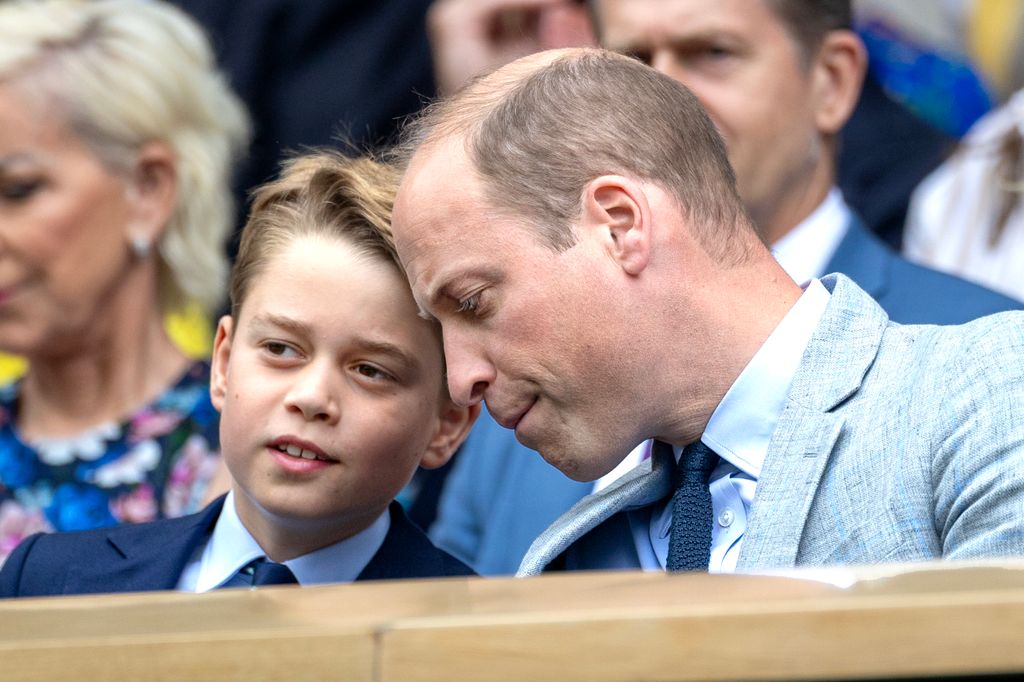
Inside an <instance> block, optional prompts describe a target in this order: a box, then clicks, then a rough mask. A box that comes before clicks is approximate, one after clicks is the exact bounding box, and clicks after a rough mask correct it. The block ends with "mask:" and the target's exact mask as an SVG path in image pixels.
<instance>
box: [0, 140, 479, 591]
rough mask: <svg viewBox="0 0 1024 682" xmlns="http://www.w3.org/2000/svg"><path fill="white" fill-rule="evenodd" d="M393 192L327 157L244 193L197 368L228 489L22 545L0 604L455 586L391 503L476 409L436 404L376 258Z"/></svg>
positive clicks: (417, 339)
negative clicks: (208, 500)
mask: <svg viewBox="0 0 1024 682" xmlns="http://www.w3.org/2000/svg"><path fill="white" fill-rule="evenodd" d="M394 191H395V177H394V175H393V172H392V170H391V169H390V168H388V167H386V166H383V165H380V164H377V163H376V162H374V161H371V160H369V159H356V160H351V159H346V158H344V157H342V156H340V155H336V154H332V153H327V152H321V153H317V154H312V155H308V156H304V157H300V158H297V159H295V160H293V161H292V162H290V163H289V164H287V165H286V166H285V169H284V171H283V172H282V176H281V178H280V179H279V180H277V181H275V182H273V183H270V184H269V185H266V186H264V187H263V188H261V189H260V190H258V192H257V193H256V195H255V197H254V201H253V209H252V213H251V215H250V217H249V222H248V224H247V225H246V228H245V232H244V234H243V238H242V243H241V246H240V249H239V255H238V259H237V261H236V263H235V267H234V270H233V272H232V282H231V305H232V308H231V314H230V315H228V316H225V317H224V318H222V319H221V321H220V324H219V326H218V329H217V335H216V339H215V342H214V353H213V359H212V372H211V386H210V392H211V398H212V401H213V404H214V406H215V407H216V408H217V409H218V411H219V412H220V413H221V447H222V453H223V457H224V460H225V463H226V465H227V467H228V470H229V471H230V472H231V475H232V479H233V482H232V487H231V491H230V492H229V493H228V494H227V496H226V498H224V497H222V498H220V499H219V500H217V501H216V502H214V503H213V504H212V505H210V506H209V507H207V508H206V509H205V510H203V511H202V512H200V513H198V514H195V515H192V516H188V517H183V518H180V519H174V520H167V521H158V522H154V523H149V524H141V525H136V526H120V527H116V528H108V529H101V530H95V531H86V532H82V533H58V534H54V535H35V536H32V537H30V538H27V539H26V540H25V541H24V542H23V543H22V544H21V545H20V546H19V547H18V548H17V549H16V550H15V551H14V553H13V554H12V555H11V557H10V559H9V560H8V562H7V563H6V564H5V565H4V567H3V570H2V572H0V596H5V597H10V596H42V595H56V594H83V593H96V592H125V591H144V590H166V589H178V590H183V591H193V592H204V591H207V590H211V589H215V588H218V587H235V586H247V585H251V586H256V585H261V584H275V583H294V582H298V583H299V584H304V585H307V584H318V583H334V582H347V581H351V580H368V579H388V578H418V577H428V576H445V575H468V574H472V571H471V570H470V569H469V568H468V567H467V566H465V565H464V564H462V563H461V562H459V561H458V560H456V559H454V558H453V557H451V556H449V555H448V554H446V553H444V552H442V551H440V550H438V549H436V548H434V547H433V545H431V544H430V542H429V540H427V538H426V536H425V535H424V534H423V533H422V532H420V531H419V529H417V528H416V527H415V526H413V525H412V524H411V522H409V521H408V519H406V517H405V515H404V513H403V512H402V510H401V507H399V506H398V504H397V503H395V502H393V499H394V496H395V494H396V493H397V492H398V491H399V490H400V489H401V488H402V487H403V486H404V485H405V484H406V483H407V482H408V481H409V479H410V478H411V477H412V474H413V472H414V471H415V468H416V467H417V466H418V465H422V466H425V467H437V466H441V465H443V464H444V463H445V462H446V461H447V460H448V459H449V458H450V457H451V455H452V453H453V452H454V451H455V449H456V448H457V447H458V445H459V444H460V443H461V442H462V440H463V438H464V437H465V435H466V433H467V431H468V430H469V427H470V426H471V425H472V422H473V420H474V419H475V417H476V414H477V412H478V409H479V408H478V407H473V408H460V407H457V406H456V405H455V404H454V403H452V402H451V400H450V398H449V397H448V394H447V389H446V385H445V380H444V357H443V353H442V348H441V340H440V333H439V329H438V328H437V326H436V324H435V323H433V322H429V321H427V320H424V319H422V318H420V317H419V316H418V315H417V307H416V304H415V302H414V301H413V298H412V295H411V293H410V291H409V288H408V284H407V283H406V280H405V278H404V276H403V274H402V272H401V270H400V268H399V266H398V264H397V258H396V257H395V255H394V251H393V248H392V246H391V242H390V232H389V225H390V212H391V205H392V201H393V197H394Z"/></svg>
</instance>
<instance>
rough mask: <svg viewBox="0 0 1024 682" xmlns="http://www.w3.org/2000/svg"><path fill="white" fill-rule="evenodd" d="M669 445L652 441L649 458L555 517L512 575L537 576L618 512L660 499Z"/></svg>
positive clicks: (667, 482)
mask: <svg viewBox="0 0 1024 682" xmlns="http://www.w3.org/2000/svg"><path fill="white" fill-rule="evenodd" d="M674 468H675V458H674V457H673V455H672V447H671V446H669V445H667V444H665V443H660V442H659V443H656V444H655V448H654V452H653V454H652V456H651V458H650V459H649V460H647V461H646V462H642V463H641V464H640V465H638V466H637V467H636V468H635V469H633V470H632V471H630V472H629V473H627V474H625V475H623V477H622V478H621V479H620V480H619V481H618V482H616V483H615V484H613V485H612V486H609V487H608V488H606V489H605V490H603V491H601V492H600V493H596V494H594V495H588V496H587V497H584V498H583V499H582V500H580V501H579V502H577V503H576V504H575V505H573V507H572V508H571V509H569V511H567V512H565V513H564V514H562V515H561V516H560V517H558V519H557V520H555V522H554V523H553V524H551V527H549V528H548V529H547V530H546V531H544V532H543V533H541V535H540V536H539V537H538V538H537V539H536V540H534V542H533V544H532V545H530V549H529V550H528V551H527V552H526V556H525V557H524V558H523V562H522V563H521V564H520V566H519V571H518V572H517V573H516V575H519V576H526V575H537V574H539V573H541V572H542V571H543V570H544V567H545V566H547V565H548V564H549V563H551V562H552V561H553V560H554V559H555V558H557V557H558V556H559V555H560V554H561V553H562V552H564V551H565V550H566V548H567V547H569V545H571V544H572V543H574V542H576V541H577V540H579V539H580V538H581V537H583V536H584V535H585V534H587V533H588V532H589V531H591V530H593V529H594V528H596V527H597V526H598V525H600V524H601V523H603V522H604V521H605V520H606V519H609V518H611V517H612V516H614V515H615V514H617V513H619V512H620V511H625V510H627V509H631V508H636V507H643V506H646V505H648V504H653V503H654V502H656V501H657V500H660V499H663V498H664V497H665V496H666V495H668V494H669V492H670V491H671V488H672V470H673V469H674Z"/></svg>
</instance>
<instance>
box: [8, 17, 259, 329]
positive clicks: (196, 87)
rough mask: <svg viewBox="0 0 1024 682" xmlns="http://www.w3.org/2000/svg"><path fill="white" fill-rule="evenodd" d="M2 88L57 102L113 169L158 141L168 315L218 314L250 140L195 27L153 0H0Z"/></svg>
mask: <svg viewBox="0 0 1024 682" xmlns="http://www.w3.org/2000/svg"><path fill="white" fill-rule="evenodd" d="M0 83H7V84H11V85H13V86H15V87H17V88H18V90H19V92H24V93H26V94H27V95H28V96H29V97H32V98H35V99H36V100H37V101H39V102H40V103H41V104H42V105H43V106H50V105H53V106H55V107H57V111H58V113H59V114H61V115H62V116H63V117H64V118H65V120H66V121H67V123H68V125H69V127H70V129H71V131H72V132H73V133H74V134H75V135H77V136H78V137H79V138H80V139H81V140H82V141H83V142H84V143H85V144H86V145H88V146H89V147H90V149H92V150H93V151H94V153H95V154H96V155H97V157H98V158H99V159H100V160H101V161H102V162H103V163H104V164H105V165H106V166H107V167H108V168H110V169H111V170H113V171H122V172H123V171H125V170H127V169H129V168H131V166H132V164H133V162H134V160H135V158H136V154H137V153H138V151H139V149H140V148H141V147H142V146H143V145H144V144H146V143H148V142H152V141H157V140H160V141H164V142H166V143H167V144H169V145H170V147H171V148H172V149H173V151H174V154H175V159H176V161H175V169H176V174H177V183H178V195H177V205H176V206H175V208H174V212H173V214H172V216H171V219H170V221H169V223H168V225H167V228H166V230H165V231H164V234H163V237H162V238H161V240H160V243H159V245H158V248H157V253H158V257H159V260H160V285H159V287H160V304H161V308H162V310H163V311H164V312H170V311H173V310H176V309H178V308H179V307H181V305H182V304H183V303H184V302H186V301H188V300H195V301H198V302H199V303H200V304H202V305H203V306H204V308H206V309H207V310H208V311H210V312H213V311H216V310H217V309H218V308H219V306H220V305H221V303H222V302H223V298H224V290H225V281H226V274H227V267H228V263H227V257H226V253H225V244H226V241H227V238H228V236H229V235H230V232H231V229H232V227H233V220H234V207H233V203H232V197H231V191H230V179H231V178H230V176H231V170H232V166H233V164H234V162H235V161H236V160H237V158H238V157H239V156H240V154H241V153H242V152H243V151H244V149H245V147H246V145H247V144H248V140H249V134H250V126H249V118H248V115H247V113H246V111H245V107H244V105H243V104H242V102H241V101H240V100H239V99H238V97H237V96H236V95H235V94H234V93H233V92H232V91H231V89H230V88H229V86H228V84H227V81H226V80H225V78H224V77H223V76H222V74H221V73H219V72H218V71H217V69H216V65H215V61H214V57H213V52H212V50H211V48H210V45H209V42H208V41H207V39H206V36H205V35H204V34H203V31H202V29H200V27H199V26H198V25H197V24H196V23H195V22H194V21H193V20H192V19H191V18H189V17H188V16H187V15H185V14H184V13H183V12H182V11H181V10H178V9H177V8H175V7H173V6H171V5H168V4H166V3H164V2H159V1H155V0H42V1H25V0H15V1H11V2H2V3H0Z"/></svg>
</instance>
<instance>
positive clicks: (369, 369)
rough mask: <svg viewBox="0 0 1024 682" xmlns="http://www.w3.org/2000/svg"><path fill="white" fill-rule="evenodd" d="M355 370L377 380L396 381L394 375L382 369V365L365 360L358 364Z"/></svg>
mask: <svg viewBox="0 0 1024 682" xmlns="http://www.w3.org/2000/svg"><path fill="white" fill-rule="evenodd" d="M355 370H356V372H357V373H359V374H361V375H362V376H364V377H366V378H368V379H373V380H375V381H395V378H394V377H393V376H391V375H390V374H388V373H387V372H385V371H384V370H382V369H381V368H380V367H376V366H374V365H368V364H366V363H365V362H363V363H360V364H358V365H356V366H355Z"/></svg>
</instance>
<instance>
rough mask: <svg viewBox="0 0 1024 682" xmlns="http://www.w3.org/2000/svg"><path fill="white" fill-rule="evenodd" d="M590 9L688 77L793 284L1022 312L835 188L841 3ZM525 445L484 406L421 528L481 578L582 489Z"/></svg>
mask: <svg viewBox="0 0 1024 682" xmlns="http://www.w3.org/2000/svg"><path fill="white" fill-rule="evenodd" d="M442 4H445V3H442ZM447 4H448V5H450V6H454V5H457V4H458V3H457V2H449V3H447ZM491 4H492V5H493V4H495V3H491ZM505 4H506V5H509V4H513V3H510V2H506V3H505ZM592 4H593V8H594V10H595V16H596V18H597V27H598V29H599V34H600V37H601V40H602V43H603V44H605V45H606V46H608V47H610V48H612V49H615V50H617V51H620V52H623V53H626V54H629V55H632V56H635V57H638V58H639V59H641V60H642V61H645V62H647V63H649V64H651V65H652V66H654V67H655V68H656V69H658V70H659V71H662V72H663V73H665V74H666V75H668V76H671V77H672V78H674V79H676V80H679V81H681V82H682V83H684V84H686V85H687V86H688V87H690V88H691V89H692V90H693V92H694V94H695V95H696V96H697V97H698V99H699V100H700V101H701V103H702V104H703V105H704V106H705V108H706V109H707V110H708V111H709V113H710V115H711V118H712V120H713V121H714V122H715V123H716V125H717V127H718V129H719V130H720V132H722V134H723V136H724V138H725V143H726V146H727V148H728V153H729V160H730V161H731V163H732V165H733V167H734V168H735V170H736V175H737V179H738V184H739V192H740V196H741V197H742V199H743V202H744V204H745V206H746V208H747V212H748V213H749V214H750V216H751V217H752V218H753V220H754V224H755V227H756V229H757V230H758V232H759V233H760V234H761V236H762V238H763V239H764V240H765V241H766V242H767V243H769V244H770V245H771V246H772V248H773V251H774V252H775V255H776V257H777V258H778V260H779V261H780V263H781V264H782V265H783V267H784V268H785V269H786V270H787V272H788V273H789V274H790V276H791V277H793V278H794V279H795V280H796V281H797V282H801V283H802V282H805V281H807V280H809V279H811V278H813V277H821V276H822V275H825V274H827V273H830V272H842V273H844V274H846V275H848V276H849V277H850V278H852V279H853V280H854V281H855V282H856V283H857V284H858V285H860V286H861V287H862V288H863V289H864V290H865V291H867V292H868V293H869V294H870V295H871V296H872V297H874V298H875V299H876V300H877V301H878V302H879V303H880V304H881V306H882V307H883V308H884V309H885V311H886V312H887V313H888V314H889V316H890V317H891V318H892V319H893V320H895V321H897V322H904V323H940V324H954V323H961V322H966V321H968V320H972V319H974V318H976V317H980V316H983V315H986V314H990V313H993V312H997V311H1001V310H1008V309H1011V308H1016V307H1019V304H1018V303H1016V302H1015V301H1012V300H1010V299H1008V298H1004V297H1001V296H998V295H996V294H994V293H992V292H990V291H988V290H986V289H982V288H979V287H976V286H973V285H969V284H967V283H965V282H963V281H962V280H959V279H956V278H952V277H948V276H945V275H941V274H939V273H936V272H934V271H932V270H929V269H925V268H920V267H917V266H914V265H911V264H910V263H908V262H907V261H905V260H903V259H902V258H900V257H899V256H898V255H896V254H895V253H894V252H892V251H891V250H889V249H888V248H887V247H886V246H885V245H884V244H882V243H881V241H880V240H878V239H877V238H876V237H875V236H874V235H873V234H871V232H869V231H868V230H867V229H866V228H865V227H864V225H863V224H862V223H861V221H860V220H859V219H858V217H857V216H856V215H854V213H853V212H852V211H851V210H850V209H849V207H848V206H847V205H846V203H845V201H844V198H843V195H842V193H840V192H839V190H837V189H836V187H835V180H836V171H835V157H836V152H837V147H838V134H839V132H840V130H841V129H842V128H843V126H844V125H845V124H846V123H847V121H848V119H849V116H850V113H851V111H852V109H853V107H854V104H855V103H856V101H857V97H858V93H859V92H860V87H861V81H862V79H863V77H864V71H865V56H864V48H863V45H862V44H861V42H860V40H859V38H858V37H857V36H856V34H854V33H853V32H852V31H850V30H849V22H850V3H849V2H848V1H846V0H828V1H824V2H822V1H818V0H815V1H813V2H811V1H808V0H598V1H597V2H595V3H592ZM476 11H480V9H479V8H478V9H477V10H476ZM893 144H897V142H894V143H893ZM524 449H525V448H523V447H522V446H520V445H519V444H517V443H515V442H513V441H512V439H511V438H510V437H508V436H507V435H503V434H502V433H501V432H500V431H499V430H498V429H496V428H495V427H494V425H493V422H489V420H488V419H487V416H486V414H485V415H483V416H482V418H481V420H480V422H479V423H478V426H477V427H476V428H475V430H474V432H473V433H472V434H471V436H470V438H469V440H468V441H467V443H466V446H465V447H464V449H463V452H462V453H460V456H459V458H458V459H457V461H456V465H455V470H454V472H453V473H452V474H451V477H450V479H449V481H448V483H447V485H446V487H445V491H444V494H443V495H442V498H441V503H440V509H439V517H438V522H437V523H436V524H435V526H434V527H433V528H432V529H431V537H432V538H433V539H434V540H435V541H436V542H438V543H439V544H440V545H441V546H443V547H445V548H446V549H448V550H449V551H451V552H453V553H455V554H456V555H458V556H459V557H460V558H462V559H463V560H465V561H469V562H470V563H473V564H474V567H475V568H476V569H477V570H479V571H481V572H483V573H502V572H506V571H508V570H511V569H512V567H513V564H516V563H518V558H519V557H520V556H521V554H522V552H523V551H524V550H525V549H526V547H527V546H528V545H529V542H530V538H532V537H533V536H535V535H536V534H538V533H539V532H540V531H541V530H543V528H545V527H546V526H547V524H549V523H550V522H551V521H553V520H554V519H555V518H557V517H558V516H559V515H560V514H561V512H563V511H565V510H566V509H568V507H569V506H570V504H569V503H570V502H572V501H574V500H578V499H580V498H582V497H583V496H584V495H585V494H586V493H587V492H589V491H590V490H589V488H588V487H587V486H583V485H581V484H579V483H577V482H574V481H569V480H564V479H560V478H559V476H558V474H556V473H555V472H553V471H551V469H550V468H549V467H547V466H546V465H545V464H544V463H543V462H541V461H539V460H537V459H536V458H533V459H531V458H529V457H524V456H523V455H522V454H521V451H522V450H524ZM624 452H625V451H623V453H624ZM532 491H540V492H532Z"/></svg>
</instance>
